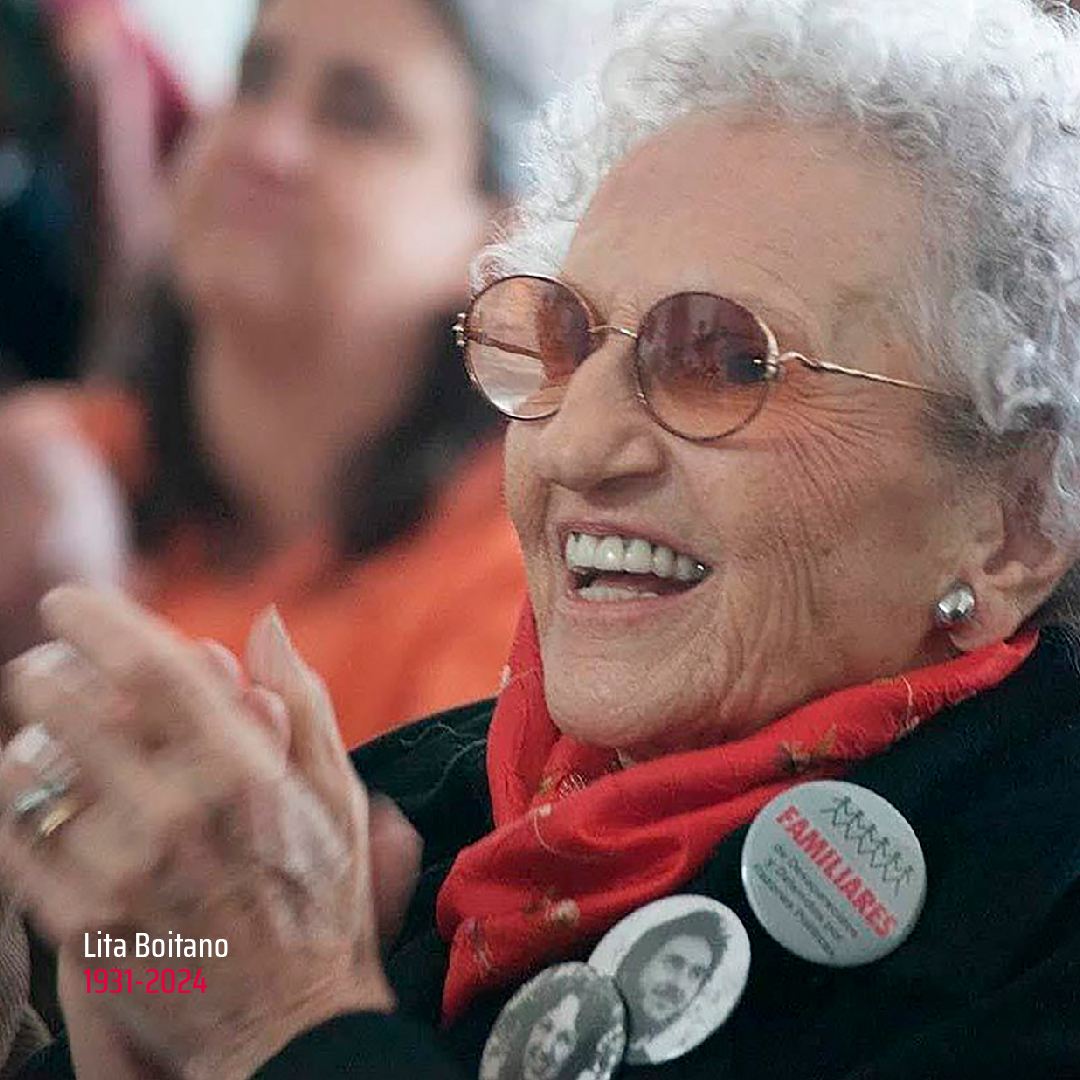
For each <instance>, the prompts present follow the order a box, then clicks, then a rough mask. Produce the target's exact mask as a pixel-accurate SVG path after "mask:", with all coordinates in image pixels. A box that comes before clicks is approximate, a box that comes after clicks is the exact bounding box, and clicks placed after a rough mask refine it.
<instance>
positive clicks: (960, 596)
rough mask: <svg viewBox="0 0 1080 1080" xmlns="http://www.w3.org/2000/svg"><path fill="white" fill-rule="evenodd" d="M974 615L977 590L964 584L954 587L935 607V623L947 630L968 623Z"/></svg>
mask: <svg viewBox="0 0 1080 1080" xmlns="http://www.w3.org/2000/svg"><path fill="white" fill-rule="evenodd" d="M974 614H975V590H974V589H973V588H972V587H971V586H970V585H966V584H964V582H960V583H958V584H956V585H954V586H953V587H952V588H951V589H950V590H949V591H948V592H947V593H946V594H945V595H944V596H943V597H942V598H941V599H940V600H939V601H938V602H937V603H936V604H935V605H934V622H935V623H937V625H938V626H940V627H943V628H946V629H947V628H949V627H951V626H956V625H957V624H958V623H962V622H967V621H968V619H970V618H971V617H972V615H974Z"/></svg>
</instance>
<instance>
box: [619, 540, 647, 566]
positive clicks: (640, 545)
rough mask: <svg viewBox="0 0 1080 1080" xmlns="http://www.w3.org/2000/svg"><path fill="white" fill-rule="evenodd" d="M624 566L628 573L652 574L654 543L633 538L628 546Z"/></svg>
mask: <svg viewBox="0 0 1080 1080" xmlns="http://www.w3.org/2000/svg"><path fill="white" fill-rule="evenodd" d="M623 567H624V569H625V570H626V572H627V573H628V574H651V573H652V544H650V543H649V541H648V540H631V541H630V543H629V545H628V546H627V548H626V558H625V560H624V561H623Z"/></svg>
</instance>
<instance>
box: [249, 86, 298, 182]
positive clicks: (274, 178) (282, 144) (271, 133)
mask: <svg viewBox="0 0 1080 1080" xmlns="http://www.w3.org/2000/svg"><path fill="white" fill-rule="evenodd" d="M243 108H244V115H243V116H242V117H237V118H236V119H237V120H238V121H239V123H238V130H237V133H236V134H237V139H236V144H235V146H236V149H237V151H238V154H239V156H240V159H241V163H242V164H243V165H244V166H245V167H246V168H248V169H249V170H251V172H252V173H253V174H254V175H256V176H257V177H258V178H260V179H262V180H264V181H267V182H278V183H285V184H288V183H292V182H295V181H296V180H298V179H299V178H301V177H302V176H303V175H304V174H305V173H306V171H307V170H308V168H309V167H310V164H311V160H312V156H313V152H314V151H313V146H312V132H311V125H310V121H309V120H308V117H307V116H306V115H305V112H304V109H303V108H302V107H301V105H300V104H299V103H297V102H294V101H292V100H291V99H290V98H289V97H288V96H286V95H284V94H281V95H278V96H275V97H273V98H271V99H269V100H267V101H262V102H258V103H256V104H250V105H246V106H244V107H243Z"/></svg>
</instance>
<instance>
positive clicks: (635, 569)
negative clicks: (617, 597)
mask: <svg viewBox="0 0 1080 1080" xmlns="http://www.w3.org/2000/svg"><path fill="white" fill-rule="evenodd" d="M566 565H567V566H569V567H570V569H571V570H576V571H589V570H599V571H601V572H604V573H612V574H618V573H625V574H651V575H653V576H655V577H658V578H675V579H676V580H677V581H682V582H697V581H701V580H703V579H704V578H705V577H706V576H707V574H708V572H709V571H708V568H707V567H705V566H702V564H701V563H699V562H698V561H697V560H696V559H693V558H691V557H690V556H689V555H681V554H676V553H675V552H674V551H672V550H671V548H669V547H664V546H663V545H660V544H658V545H656V546H655V547H654V546H653V545H652V544H650V543H649V541H648V540H643V539H641V538H640V537H632V538H629V539H628V538H625V537H622V536H592V535H590V534H589V533H571V534H570V535H569V536H568V537H567V538H566ZM584 591H585V590H582V595H583V594H584ZM637 595H639V596H640V595H642V594H640V593H638V594H637Z"/></svg>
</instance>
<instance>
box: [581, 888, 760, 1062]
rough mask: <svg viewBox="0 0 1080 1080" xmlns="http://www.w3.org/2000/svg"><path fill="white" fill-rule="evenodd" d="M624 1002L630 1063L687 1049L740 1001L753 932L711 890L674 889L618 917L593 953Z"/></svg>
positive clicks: (665, 1058)
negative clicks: (679, 893)
mask: <svg viewBox="0 0 1080 1080" xmlns="http://www.w3.org/2000/svg"><path fill="white" fill-rule="evenodd" d="M589 963H590V964H591V965H592V966H593V967H594V968H595V969H596V970H597V971H599V972H600V973H601V974H602V975H610V976H611V977H612V978H613V979H614V980H615V983H616V985H617V986H618V987H619V991H620V993H621V994H622V996H623V1000H624V1001H625V1002H626V1010H627V1028H628V1030H627V1039H628V1042H627V1046H626V1058H625V1060H626V1063H627V1064H628V1065H641V1064H649V1063H658V1062H661V1061H670V1060H672V1059H673V1058H677V1057H681V1056H682V1055H683V1054H685V1053H688V1052H689V1051H690V1050H693V1049H694V1047H696V1046H698V1045H699V1044H700V1043H702V1042H704V1041H705V1039H707V1038H708V1037H709V1036H710V1035H711V1034H712V1033H713V1032H714V1031H715V1030H716V1029H717V1028H718V1027H720V1025H721V1024H723V1023H724V1022H725V1021H726V1020H727V1018H728V1017H729V1016H730V1015H731V1012H732V1010H733V1009H734V1008H735V1006H736V1005H737V1004H738V1001H739V998H740V997H741V996H742V992H743V990H744V989H745V987H746V980H747V976H748V973H749V970H750V939H749V938H748V937H747V934H746V929H745V928H744V927H743V924H742V923H741V922H740V921H739V917H738V916H737V915H736V914H735V912H733V911H732V910H731V909H730V908H727V907H725V906H724V905H723V904H720V903H717V901H715V900H712V899H710V898H709V897H706V896H669V897H666V898H665V899H663V900H657V901H655V902H654V903H652V904H648V905H646V906H645V907H643V908H640V909H639V910H638V911H635V912H633V914H631V915H628V916H627V917H626V918H625V919H623V920H622V921H621V922H619V923H617V924H616V925H615V926H614V927H612V929H611V930H609V931H608V933H607V934H606V935H605V936H604V938H603V940H601V942H600V944H599V945H597V947H596V949H595V950H594V951H593V954H592V956H591V957H589Z"/></svg>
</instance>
